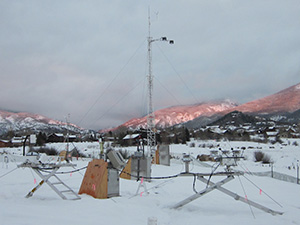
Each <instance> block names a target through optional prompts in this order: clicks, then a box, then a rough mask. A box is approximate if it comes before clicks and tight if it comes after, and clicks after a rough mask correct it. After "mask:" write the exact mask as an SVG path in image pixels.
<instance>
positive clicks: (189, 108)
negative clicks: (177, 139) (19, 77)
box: [0, 83, 300, 135]
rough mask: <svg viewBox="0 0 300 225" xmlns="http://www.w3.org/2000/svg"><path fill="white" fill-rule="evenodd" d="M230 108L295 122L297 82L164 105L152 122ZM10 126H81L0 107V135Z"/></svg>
mask: <svg viewBox="0 0 300 225" xmlns="http://www.w3.org/2000/svg"><path fill="white" fill-rule="evenodd" d="M232 111H239V112H243V113H246V114H252V115H262V116H264V117H268V118H269V119H272V120H276V121H284V122H292V123H295V122H296V123H297V122H299V120H300V119H299V118H300V83H299V84H296V85H294V86H291V87H289V88H286V89H284V90H282V91H280V92H277V93H275V94H273V95H270V96H267V97H264V98H261V99H257V100H254V101H251V102H248V103H245V104H242V105H238V104H236V103H234V102H232V101H230V100H223V101H212V102H203V103H199V104H194V105H182V106H173V107H169V108H164V109H161V110H157V111H155V112H154V114H155V124H156V126H157V127H158V128H165V127H170V126H174V125H180V124H184V125H185V126H186V127H188V128H196V127H200V126H203V125H207V124H209V123H212V122H214V121H216V120H218V119H220V118H221V117H222V116H224V115H226V114H228V113H230V112H232ZM146 124H147V117H146V116H145V117H142V118H133V119H131V120H129V121H127V122H125V123H124V124H122V125H120V126H118V127H116V128H114V129H111V130H116V129H118V128H120V127H126V128H131V129H138V128H145V127H146ZM11 130H12V131H17V132H18V131H26V130H27V131H32V132H39V131H43V132H64V131H66V130H69V131H71V132H73V133H82V132H83V131H84V129H83V128H80V127H78V126H76V125H74V124H67V123H65V122H61V121H57V120H53V119H50V118H47V117H44V116H42V115H38V114H32V113H26V112H19V113H15V112H8V111H4V110H0V135H2V134H4V133H7V132H8V131H11ZM100 132H101V131H100ZM102 132H103V131H102Z"/></svg>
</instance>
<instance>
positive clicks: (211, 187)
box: [172, 176, 234, 209]
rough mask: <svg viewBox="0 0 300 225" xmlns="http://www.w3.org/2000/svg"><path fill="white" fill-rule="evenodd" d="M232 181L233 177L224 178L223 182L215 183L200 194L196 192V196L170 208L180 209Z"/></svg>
mask: <svg viewBox="0 0 300 225" xmlns="http://www.w3.org/2000/svg"><path fill="white" fill-rule="evenodd" d="M232 179H234V177H233V176H229V177H226V178H225V179H224V180H222V181H219V182H217V183H216V184H214V185H211V186H209V187H207V188H205V189H204V190H202V191H200V192H198V193H196V194H194V195H192V196H190V197H188V198H186V199H185V200H183V201H181V202H179V203H177V204H176V205H174V206H173V207H172V208H173V209H178V208H180V207H182V206H184V205H186V204H188V203H190V202H191V201H194V200H196V199H197V198H200V197H201V196H203V195H205V194H207V193H209V192H211V191H213V190H214V189H217V188H219V187H221V185H223V184H225V183H227V182H229V181H231V180H232Z"/></svg>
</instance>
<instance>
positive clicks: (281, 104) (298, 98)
mask: <svg viewBox="0 0 300 225" xmlns="http://www.w3.org/2000/svg"><path fill="white" fill-rule="evenodd" d="M298 109H300V83H299V84H296V85H294V86H291V87H289V88H286V89H284V90H282V91H280V92H277V93H275V94H273V95H270V96H267V97H264V98H261V99H258V100H254V101H251V102H248V103H245V104H242V105H240V106H237V107H236V108H234V110H237V111H240V112H243V113H258V114H270V113H282V112H294V111H296V110H298Z"/></svg>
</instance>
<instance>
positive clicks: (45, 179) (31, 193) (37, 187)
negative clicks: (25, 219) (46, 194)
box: [26, 167, 59, 198]
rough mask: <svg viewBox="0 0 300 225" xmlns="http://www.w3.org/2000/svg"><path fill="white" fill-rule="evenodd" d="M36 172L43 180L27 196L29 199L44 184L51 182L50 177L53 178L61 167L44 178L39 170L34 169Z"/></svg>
mask: <svg viewBox="0 0 300 225" xmlns="http://www.w3.org/2000/svg"><path fill="white" fill-rule="evenodd" d="M32 169H33V171H34V172H36V173H37V174H38V175H39V176H40V177H41V178H42V180H41V182H40V183H39V184H38V185H37V186H35V187H34V188H33V189H32V190H31V191H30V192H29V193H28V194H27V195H26V198H29V197H31V196H32V195H33V193H34V192H35V191H36V190H38V189H39V188H40V187H41V186H42V185H43V184H44V182H47V181H48V180H49V178H50V177H52V176H53V175H54V174H55V173H56V171H57V170H58V169H59V167H57V168H54V169H53V171H52V172H51V173H49V174H48V175H47V176H44V175H43V174H42V173H41V172H40V171H39V170H38V169H35V168H32Z"/></svg>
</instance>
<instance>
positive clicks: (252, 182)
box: [243, 175, 283, 208]
mask: <svg viewBox="0 0 300 225" xmlns="http://www.w3.org/2000/svg"><path fill="white" fill-rule="evenodd" d="M243 177H245V178H246V180H248V181H249V182H250V183H251V184H253V185H254V186H255V187H257V188H258V189H259V190H261V191H262V192H263V193H264V194H265V195H266V196H267V197H269V198H270V199H271V200H272V201H274V202H275V203H276V204H277V205H279V206H280V207H281V208H283V206H282V205H281V204H280V203H278V202H277V201H276V200H275V199H273V198H272V197H271V196H270V195H268V194H267V193H266V192H265V191H263V190H262V189H261V188H260V187H258V186H257V185H256V184H255V183H254V182H252V181H251V180H250V179H249V178H247V177H246V176H245V175H243Z"/></svg>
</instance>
